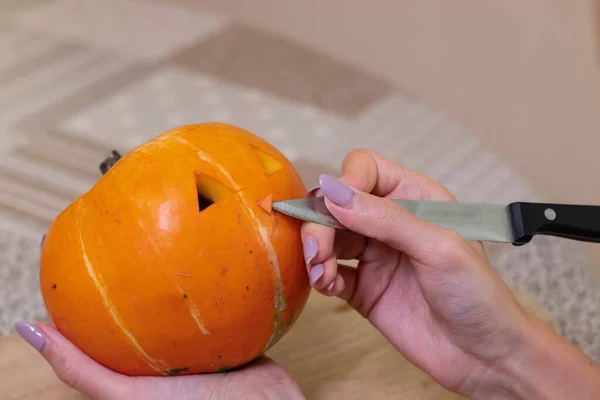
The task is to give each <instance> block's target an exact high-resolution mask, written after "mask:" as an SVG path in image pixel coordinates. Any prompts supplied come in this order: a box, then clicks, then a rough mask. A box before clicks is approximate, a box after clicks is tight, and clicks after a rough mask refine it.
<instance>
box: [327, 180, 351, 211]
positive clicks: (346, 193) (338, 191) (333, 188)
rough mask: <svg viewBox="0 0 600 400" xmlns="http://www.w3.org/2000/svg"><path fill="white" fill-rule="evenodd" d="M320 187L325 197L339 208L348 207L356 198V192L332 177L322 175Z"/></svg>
mask: <svg viewBox="0 0 600 400" xmlns="http://www.w3.org/2000/svg"><path fill="white" fill-rule="evenodd" d="M319 186H320V187H321V190H322V191H323V194H324V195H325V197H327V198H328V199H329V200H331V201H332V202H334V203H335V204H337V205H338V206H342V207H344V206H347V205H349V204H350V202H351V201H352V197H354V191H353V190H352V189H350V187H349V186H347V185H345V184H343V183H342V182H340V181H339V180H337V179H336V178H334V177H333V176H331V175H327V174H321V176H320V177H319Z"/></svg>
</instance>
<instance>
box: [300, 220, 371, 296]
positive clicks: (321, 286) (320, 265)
mask: <svg viewBox="0 0 600 400" xmlns="http://www.w3.org/2000/svg"><path fill="white" fill-rule="evenodd" d="M301 235H302V243H303V246H304V258H305V260H306V268H307V273H308V277H309V280H310V283H311V285H312V286H313V287H314V288H315V289H317V290H318V291H319V292H321V293H323V294H326V295H336V294H337V293H339V291H341V290H342V289H343V280H342V279H341V277H340V276H338V274H337V260H338V259H355V258H358V257H359V256H360V255H361V254H362V251H363V250H364V248H365V244H366V241H367V239H366V238H365V237H364V236H360V235H357V234H355V233H353V232H350V231H336V230H335V229H332V228H329V227H326V226H323V225H319V224H312V223H306V224H304V225H303V226H302V233H301Z"/></svg>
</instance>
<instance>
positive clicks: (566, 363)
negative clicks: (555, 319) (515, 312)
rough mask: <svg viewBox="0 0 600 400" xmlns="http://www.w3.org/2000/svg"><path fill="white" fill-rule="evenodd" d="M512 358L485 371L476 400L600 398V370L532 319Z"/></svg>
mask: <svg viewBox="0 0 600 400" xmlns="http://www.w3.org/2000/svg"><path fill="white" fill-rule="evenodd" d="M525 320H526V321H525V322H524V324H523V326H522V329H521V335H520V337H519V340H518V341H517V342H516V343H515V345H514V348H513V349H512V350H511V351H510V352H509V353H508V354H509V355H508V356H507V357H505V358H503V359H502V360H499V361H497V362H496V363H494V364H493V365H491V366H489V367H488V368H486V369H485V372H484V373H483V374H482V378H483V379H481V384H480V385H478V387H477V391H476V392H475V393H474V394H473V396H472V397H473V398H475V399H477V398H482V399H483V398H485V399H532V398H535V399H542V400H554V399H565V398H576V399H581V400H587V399H590V400H591V399H598V398H600V367H599V366H598V365H596V364H595V363H594V362H593V361H592V360H591V359H589V358H588V357H586V356H585V355H584V354H583V353H581V352H580V351H579V350H578V349H577V348H575V346H573V345H572V344H571V343H569V342H567V341H566V340H565V339H563V338H562V337H560V336H559V335H558V334H556V333H555V332H554V331H553V330H552V329H550V328H549V327H548V326H546V325H545V324H543V323H542V322H541V321H539V320H538V319H537V318H535V317H534V316H531V315H529V314H528V315H527V316H526V319H525Z"/></svg>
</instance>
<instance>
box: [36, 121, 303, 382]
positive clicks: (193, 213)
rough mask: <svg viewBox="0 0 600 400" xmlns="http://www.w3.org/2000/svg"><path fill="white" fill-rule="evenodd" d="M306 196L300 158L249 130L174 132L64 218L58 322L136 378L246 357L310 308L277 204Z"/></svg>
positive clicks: (293, 235)
mask: <svg viewBox="0 0 600 400" xmlns="http://www.w3.org/2000/svg"><path fill="white" fill-rule="evenodd" d="M304 195H305V187H304V185H303V183H302V181H301V179H300V177H299V176H298V174H297V173H296V171H295V170H294V167H293V166H292V164H291V163H290V162H289V161H288V160H287V159H286V158H285V157H284V156H283V155H282V154H281V153H280V152H279V151H278V150H277V149H275V148H274V147H273V146H271V145H269V144H268V143H267V142H265V141H264V140H262V139H261V138H259V137H257V136H255V135H253V134H252V133H250V132H247V131H245V130H242V129H240V128H237V127H234V126H230V125H225V124H216V123H215V124H198V125H189V126H183V127H179V128H176V129H173V130H170V131H167V132H165V133H163V134H161V135H160V136H158V137H156V138H155V139H153V140H151V141H149V142H147V143H145V144H142V145H141V146H139V147H137V148H135V149H134V150H132V151H131V152H129V153H128V154H126V155H125V156H124V157H123V158H121V159H119V160H118V161H117V162H116V164H115V165H114V166H112V168H110V170H108V172H107V173H106V174H105V175H104V176H103V177H101V178H100V179H99V181H98V182H97V183H96V184H95V185H94V187H93V188H92V189H91V190H90V191H89V192H87V193H85V194H84V195H82V196H81V197H80V198H79V199H77V200H76V201H74V202H73V203H72V204H71V205H70V206H69V207H68V208H66V209H65V210H64V211H63V212H62V213H61V214H60V215H59V216H58V217H57V218H56V220H55V221H54V222H53V224H52V226H51V227H50V229H49V231H48V233H47V236H46V239H45V242H44V245H43V249H42V257H41V267H40V268H41V270H40V280H41V290H42V295H43V298H44V301H45V304H46V307H47V310H48V313H49V316H50V318H51V320H52V321H53V322H54V323H55V325H56V327H57V328H58V330H59V331H60V332H62V333H63V334H64V335H65V336H66V337H67V338H68V339H70V340H71V341H72V342H73V343H74V344H75V345H76V346H78V347H79V348H80V349H81V350H82V351H84V352H85V353H86V354H88V355H89V356H90V357H92V358H93V359H95V360H96V361H98V362H99V363H101V364H103V365H105V366H107V367H108V368H110V369H112V370H115V371H118V372H120V373H123V374H126V375H134V376H136V375H174V374H196V373H208V372H217V371H224V370H227V369H230V368H233V367H238V366H241V365H243V364H245V363H248V362H250V361H252V360H253V359H255V358H257V357H258V356H260V355H261V354H263V353H264V352H265V351H266V350H267V349H269V348H270V347H271V346H273V345H274V344H275V343H276V342H277V341H278V340H279V339H280V338H281V337H282V336H283V335H284V334H285V332H286V331H287V330H288V329H289V328H290V326H291V325H292V324H293V323H294V321H295V320H296V318H297V317H298V315H299V314H300V312H301V311H302V309H303V307H304V305H305V304H306V301H307V298H308V295H309V292H310V285H309V283H308V279H307V276H306V273H305V267H304V260H303V255H302V248H301V243H300V223H299V222H298V221H297V220H294V219H292V218H288V217H285V216H283V215H281V214H277V213H275V212H271V211H270V210H269V204H268V203H269V201H271V200H272V199H274V200H282V199H289V198H298V197H302V196H304Z"/></svg>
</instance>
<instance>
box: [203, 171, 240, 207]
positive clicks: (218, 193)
mask: <svg viewBox="0 0 600 400" xmlns="http://www.w3.org/2000/svg"><path fill="white" fill-rule="evenodd" d="M194 175H195V177H196V190H197V192H198V210H199V211H204V210H206V209H207V208H208V207H210V206H211V205H213V204H214V203H216V202H219V201H221V200H225V199H226V198H228V197H230V196H231V195H232V194H233V193H234V191H233V190H231V189H230V188H228V187H227V186H225V185H224V184H222V183H221V182H219V181H218V180H217V179H215V178H213V177H212V176H210V175H207V174H205V173H202V172H199V171H196V172H194Z"/></svg>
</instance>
